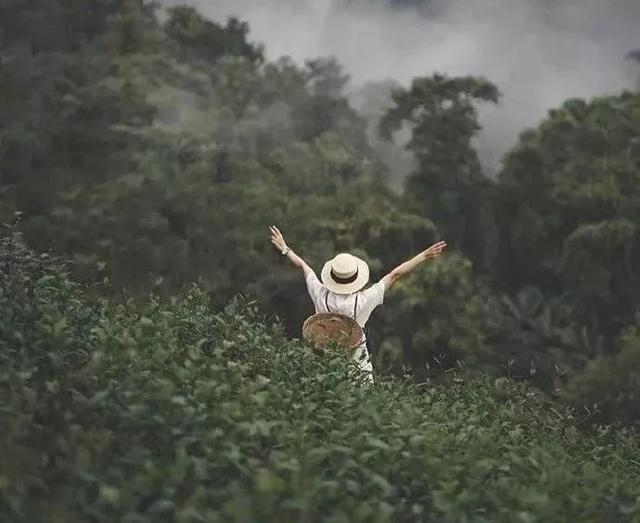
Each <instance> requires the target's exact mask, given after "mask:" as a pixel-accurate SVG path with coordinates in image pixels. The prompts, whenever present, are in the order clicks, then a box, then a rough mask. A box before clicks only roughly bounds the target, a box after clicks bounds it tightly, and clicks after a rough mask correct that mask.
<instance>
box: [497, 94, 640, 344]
mask: <svg viewBox="0 0 640 523" xmlns="http://www.w3.org/2000/svg"><path fill="white" fill-rule="evenodd" d="M638 107H640V95H638V94H634V93H625V94H623V95H621V96H619V97H607V98H599V99H595V100H593V101H592V102H591V103H586V102H584V101H582V100H570V101H568V102H566V103H565V104H564V105H563V107H562V108H560V109H558V110H555V111H552V112H551V113H550V115H549V119H548V120H547V121H545V122H544V123H543V124H542V125H541V126H540V128H539V129H537V130H535V131H530V132H527V133H524V134H523V135H522V139H521V142H520V144H519V145H518V146H517V147H516V148H515V149H514V151H513V152H512V153H510V154H509V156H508V157H507V160H506V163H505V167H504V170H503V172H502V174H501V184H500V191H499V192H500V196H499V199H498V202H499V203H498V207H499V208H500V211H499V212H500V214H501V218H500V220H499V221H500V223H501V224H502V225H501V234H502V235H503V239H502V241H501V246H502V247H501V249H502V251H501V257H500V259H499V263H498V264H497V265H496V271H497V272H498V273H499V274H500V275H501V278H502V279H503V281H506V282H507V283H508V285H510V286H518V285H521V284H522V283H523V275H526V281H528V282H529V283H533V284H536V285H538V286H540V287H541V288H543V289H548V290H551V291H552V292H557V291H558V289H563V288H564V289H571V292H572V293H573V294H574V295H575V296H576V297H577V298H578V299H579V305H580V309H581V310H580V315H579V318H581V320H582V321H584V322H588V323H589V324H591V325H592V326H594V327H595V328H597V329H598V330H600V331H601V332H602V333H603V334H605V336H607V337H608V338H609V339H611V337H612V336H615V335H616V334H617V332H619V330H620V328H621V327H623V326H624V325H628V324H630V323H632V322H633V316H634V313H635V310H636V309H637V303H638V296H637V294H636V292H637V289H638V288H639V287H638V284H637V283H638V282H637V274H638V267H637V266H636V265H637V263H636V262H637V260H638V259H640V258H638V256H637V250H638V221H637V217H638V212H637V211H638V200H637V197H636V191H635V189H634V187H635V184H636V183H637V176H636V174H637V173H638V169H639V168H640V163H639V160H640V156H638V154H637V152H638V151H637V141H638V132H637V129H638V125H639V121H638V115H639V114H640V112H639V111H638Z"/></svg>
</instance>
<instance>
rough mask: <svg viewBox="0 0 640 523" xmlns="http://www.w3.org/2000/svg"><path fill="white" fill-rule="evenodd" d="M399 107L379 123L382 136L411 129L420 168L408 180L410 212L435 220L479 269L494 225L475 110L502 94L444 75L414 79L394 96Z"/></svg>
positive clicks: (487, 256) (487, 258)
mask: <svg viewBox="0 0 640 523" xmlns="http://www.w3.org/2000/svg"><path fill="white" fill-rule="evenodd" d="M392 96H393V100H394V102H395V105H394V107H392V108H391V109H390V110H388V111H387V112H386V113H385V115H384V117H383V118H382V120H381V121H380V133H381V135H382V137H383V138H385V139H392V136H393V133H394V132H395V131H397V130H399V129H401V128H402V127H403V126H404V125H408V126H409V127H410V128H411V131H412V137H411V140H410V141H409V142H408V144H407V145H406V147H407V149H408V150H410V151H412V152H413V153H414V154H415V156H416V158H417V160H418V164H419V166H418V168H417V169H416V170H415V172H413V173H412V174H411V175H410V176H409V177H408V179H407V182H406V188H405V191H406V196H407V201H408V202H409V204H410V206H411V207H412V208H413V209H414V210H416V211H417V212H419V213H420V214H422V215H423V216H427V217H429V218H430V219H432V220H433V221H434V222H435V223H436V225H437V226H438V227H439V228H440V229H441V231H442V233H443V235H445V236H446V237H447V240H448V241H450V242H451V244H452V245H454V246H458V247H460V248H462V250H463V251H464V252H465V253H467V254H468V255H469V256H470V257H471V258H472V259H473V260H474V262H476V263H477V264H479V265H480V267H486V266H488V265H489V264H490V262H491V258H492V247H493V239H492V230H493V219H492V212H491V208H490V200H489V198H488V195H489V193H490V190H491V183H490V181H489V180H488V179H487V178H486V177H485V176H484V175H483V173H482V168H481V165H480V162H479V160H478V156H477V153H476V151H475V150H474V148H473V145H472V140H473V138H474V136H475V135H476V133H477V132H478V131H479V130H480V126H479V124H478V119H477V110H476V104H477V103H481V102H490V103H497V101H498V98H499V92H498V89H497V88H496V87H495V86H494V85H493V84H492V83H490V82H489V81H487V80H485V79H482V78H475V77H461V78H448V77H445V76H441V75H434V76H431V77H424V78H415V79H414V80H413V82H412V84H411V87H410V88H409V89H396V90H395V91H394V92H393V95H392Z"/></svg>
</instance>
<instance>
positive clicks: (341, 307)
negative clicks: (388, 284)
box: [307, 272, 385, 328]
mask: <svg viewBox="0 0 640 523" xmlns="http://www.w3.org/2000/svg"><path fill="white" fill-rule="evenodd" d="M307 290H308V291H309V296H311V300H312V301H313V305H314V306H315V308H316V313H319V312H335V313H337V314H344V315H345V316H349V317H350V318H353V308H354V306H355V301H356V296H357V297H358V309H357V310H356V317H355V320H356V322H358V325H360V327H362V328H364V326H365V325H366V323H367V321H368V320H369V316H371V313H372V312H373V310H374V309H375V308H376V307H377V306H378V305H382V303H383V301H384V291H385V286H384V282H383V281H382V280H380V281H379V282H378V283H376V284H375V285H372V286H371V287H369V288H368V289H366V290H364V291H358V292H354V293H353V294H336V293H335V292H332V291H330V290H329V289H327V288H326V287H325V286H324V285H323V284H322V283H321V282H320V280H319V279H318V277H317V276H316V274H315V273H314V272H310V273H309V274H308V275H307ZM327 293H328V298H327ZM327 302H328V304H329V309H330V310H327V307H326V303H327Z"/></svg>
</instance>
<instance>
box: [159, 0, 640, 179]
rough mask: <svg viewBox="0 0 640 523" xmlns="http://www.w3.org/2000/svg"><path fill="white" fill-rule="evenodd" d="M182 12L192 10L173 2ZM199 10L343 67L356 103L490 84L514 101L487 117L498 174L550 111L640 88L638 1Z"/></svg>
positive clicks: (206, 0)
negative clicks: (405, 89) (385, 86)
mask: <svg viewBox="0 0 640 523" xmlns="http://www.w3.org/2000/svg"><path fill="white" fill-rule="evenodd" d="M176 3H185V2H178V1H175V0H170V1H169V0H165V1H164V2H163V4H164V5H174V4H176ZM187 3H191V4H193V5H196V6H197V7H198V8H199V9H200V10H201V11H202V12H203V13H205V14H206V15H207V16H209V17H211V18H213V19H214V20H218V21H221V20H224V19H225V18H227V17H229V16H238V17H240V18H241V19H244V20H246V21H248V22H249V23H250V25H251V31H252V32H251V36H252V39H253V40H254V41H257V42H260V43H263V44H264V45H265V48H266V54H267V57H268V58H270V59H275V58H278V57H280V56H282V55H289V56H291V57H293V58H294V59H295V60H296V61H299V62H303V61H304V60H305V59H307V58H312V57H317V56H327V55H335V56H337V57H338V58H339V60H340V62H341V63H342V64H343V65H344V67H345V70H346V71H347V72H348V73H349V74H350V75H351V77H352V83H351V89H352V93H353V96H357V92H358V87H359V86H361V85H363V84H365V83H366V82H369V81H372V80H385V79H393V80H395V81H397V82H400V83H402V84H404V85H408V83H409V82H410V80H411V78H412V77H415V76H423V75H429V74H432V73H434V72H441V73H446V74H450V75H466V74H474V75H484V76H486V77H487V78H489V79H490V80H491V81H493V82H494V83H496V84H497V85H498V87H499V88H500V90H501V92H502V95H503V96H502V99H501V102H500V106H499V107H481V108H480V114H481V124H482V125H483V127H484V130H483V132H482V134H481V136H480V138H479V140H478V149H479V151H480V154H481V158H482V161H483V163H484V164H485V166H486V167H487V169H488V170H489V171H493V170H495V169H496V168H497V167H498V166H499V162H500V158H501V157H502V155H503V154H504V152H505V151H506V150H507V149H508V148H510V147H511V146H512V145H513V143H514V142H515V140H517V137H518V133H519V132H520V131H521V130H522V129H523V128H525V127H527V126H531V125H535V124H536V123H537V122H539V120H540V119H541V118H543V117H544V115H545V114H546V111H547V110H548V109H550V108H552V107H555V106H558V105H559V104H561V103H562V102H563V101H564V100H566V99H567V98H571V97H592V96H595V95H601V94H607V93H614V92H618V91H620V90H622V89H624V88H627V87H631V86H632V85H633V84H634V81H635V80H636V78H637V74H636V71H637V67H635V65H634V64H632V63H630V61H628V60H625V56H626V54H627V53H628V52H629V51H630V50H631V49H634V48H637V47H640V31H639V30H638V28H639V27H640V2H638V1H637V0H607V1H603V0H559V1H553V2H552V1H549V0H450V1H446V2H445V0H440V1H434V2H432V3H431V4H430V5H429V9H428V10H426V9H422V10H418V9H417V8H411V7H393V6H392V4H393V2H391V1H388V2H374V1H366V0H356V1H346V0H342V1H340V0H309V1H307V2H299V1H294V0H191V1H189V2H187ZM398 3H399V2H398ZM414 3H417V2H414ZM422 3H423V4H424V3H426V2H422ZM403 4H407V2H404V3H403ZM634 69H635V70H634ZM354 102H355V103H356V105H357V103H358V100H354Z"/></svg>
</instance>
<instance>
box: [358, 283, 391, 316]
mask: <svg viewBox="0 0 640 523" xmlns="http://www.w3.org/2000/svg"><path fill="white" fill-rule="evenodd" d="M385 290H386V287H385V285H384V281H382V280H380V281H379V282H378V283H376V284H374V285H372V286H371V287H369V288H368V289H367V290H365V291H362V296H363V297H364V300H363V301H364V303H363V305H362V314H363V316H364V317H365V318H368V317H369V315H370V314H371V313H372V312H373V310H374V309H375V308H376V307H377V306H378V305H382V303H383V302H384V292H385Z"/></svg>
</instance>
